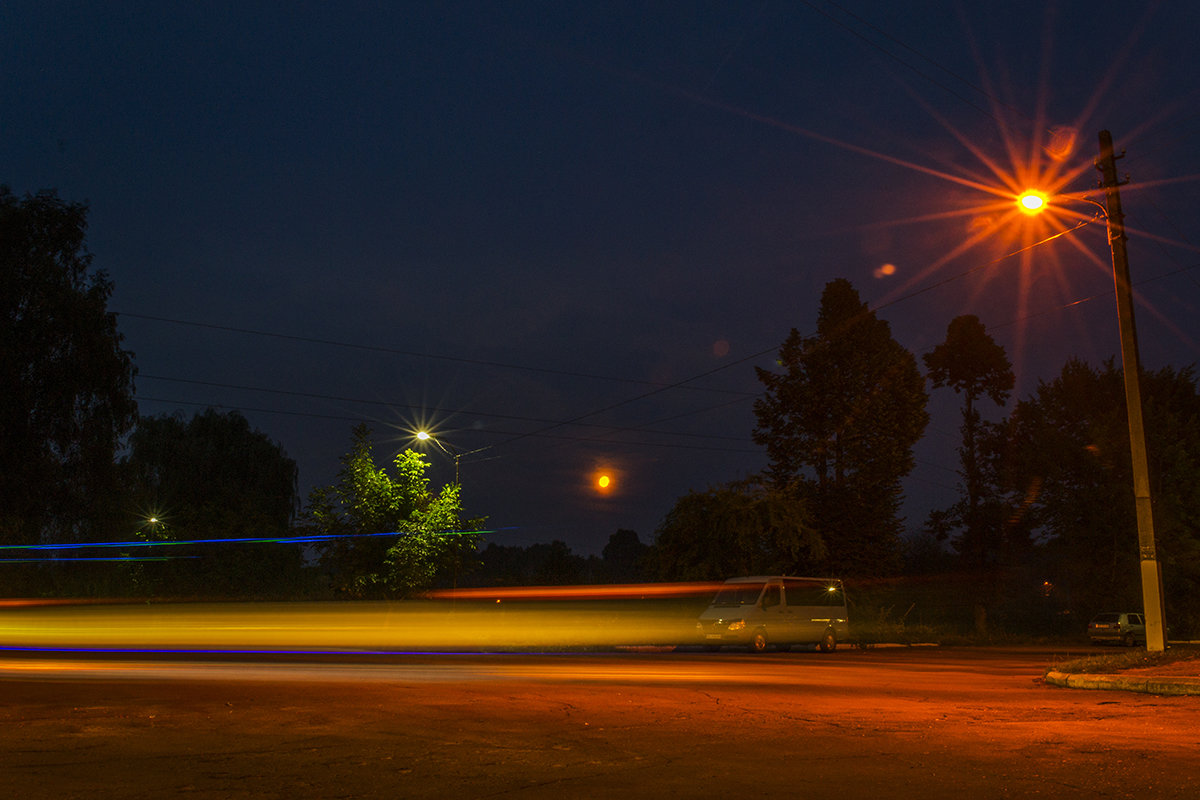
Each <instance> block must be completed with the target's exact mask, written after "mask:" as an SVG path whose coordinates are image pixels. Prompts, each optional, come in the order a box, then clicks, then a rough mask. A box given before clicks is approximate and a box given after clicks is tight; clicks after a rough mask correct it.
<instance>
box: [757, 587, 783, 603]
mask: <svg viewBox="0 0 1200 800" xmlns="http://www.w3.org/2000/svg"><path fill="white" fill-rule="evenodd" d="M780 595H781V592H780V587H779V586H768V587H767V590H766V591H765V592H763V603H762V604H763V608H770V607H771V606H777V605H779V604H780V603H781V602H782V599H781V596H780Z"/></svg>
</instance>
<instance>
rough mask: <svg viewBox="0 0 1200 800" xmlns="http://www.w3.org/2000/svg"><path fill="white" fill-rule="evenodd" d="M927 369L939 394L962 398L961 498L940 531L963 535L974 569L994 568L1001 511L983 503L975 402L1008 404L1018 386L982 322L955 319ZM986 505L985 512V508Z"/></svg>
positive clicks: (970, 318)
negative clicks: (957, 531)
mask: <svg viewBox="0 0 1200 800" xmlns="http://www.w3.org/2000/svg"><path fill="white" fill-rule="evenodd" d="M924 360H925V367H926V369H928V370H929V379H930V381H931V383H932V384H933V387H934V388H935V389H940V388H943V387H947V386H948V387H950V388H952V389H953V390H954V391H955V393H956V394H961V395H962V397H963V408H962V425H961V427H960V431H961V434H962V444H961V445H960V446H959V449H958V456H959V466H960V473H959V474H960V476H961V477H962V480H963V487H962V488H963V497H962V498H961V499H960V500H959V501H958V502H957V503H955V504H954V506H952V507H951V508H950V509H948V510H946V511H945V512H942V513H940V514H939V515H938V517H937V520H938V527H941V528H945V527H955V528H958V529H960V530H961V536H960V538H959V539H958V541H957V543H956V544H957V546H958V549H959V552H960V553H962V555H963V556H964V558H966V559H967V562H968V564H969V565H970V566H971V567H972V568H974V569H984V568H986V567H987V566H988V565H989V564H993V563H995V561H996V558H997V556H998V554H999V551H1000V549H1001V542H1000V538H1001V535H1002V525H1001V523H1002V521H1003V520H1002V518H1001V515H1002V512H1001V511H1000V508H1001V507H1000V505H999V503H998V502H996V499H995V498H994V497H993V498H990V499H987V501H986V502H985V497H984V494H985V491H986V486H985V480H984V470H983V466H982V465H981V464H980V453H979V436H980V423H981V416H980V413H979V409H978V407H977V403H978V402H979V400H980V398H982V397H988V398H990V399H991V401H992V402H993V403H995V404H996V405H998V406H1003V405H1004V404H1005V403H1006V402H1008V396H1009V392H1011V391H1012V388H1013V384H1014V383H1015V381H1016V378H1015V376H1014V375H1013V371H1012V364H1011V363H1010V362H1009V360H1008V356H1007V355H1006V354H1005V352H1004V348H1003V347H1001V346H1000V345H998V344H996V342H995V340H993V339H992V337H991V336H989V335H988V333H987V330H986V329H985V328H984V326H983V323H982V322H980V321H979V318H978V317H976V316H974V315H971V314H967V315H964V316H960V317H955V318H954V319H953V320H951V321H950V325H949V327H948V328H947V329H946V341H944V342H942V343H941V344H939V345H938V346H937V347H935V348H934V349H933V350H932V351H930V352H929V353H927V354H926V355H925V359H924ZM984 506H986V508H985V507H984Z"/></svg>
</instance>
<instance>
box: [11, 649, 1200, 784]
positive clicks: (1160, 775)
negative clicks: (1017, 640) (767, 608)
mask: <svg viewBox="0 0 1200 800" xmlns="http://www.w3.org/2000/svg"><path fill="white" fill-rule="evenodd" d="M1076 654H1077V653H1076ZM1067 655H1075V654H1069V653H1066V652H1057V653H1056V652H1051V651H1048V650H1039V649H1032V648H1026V649H1006V650H996V649H966V648H963V649H952V648H914V649H892V650H869V651H859V650H839V651H837V652H836V653H832V654H820V653H811V652H801V653H771V654H767V655H765V656H751V655H749V654H745V653H734V652H723V653H713V654H709V653H679V652H635V653H608V654H581V653H573V654H558V655H524V654H522V655H515V654H501V655H424V656H422V655H412V656H387V657H354V658H350V657H338V658H317V659H307V660H306V659H299V658H277V659H273V660H261V659H259V660H249V659H243V660H240V661H230V660H215V659H209V660H205V661H190V660H182V659H180V658H178V657H176V658H169V659H155V660H150V659H138V660H113V659H106V660H96V659H77V658H41V657H37V658H35V657H6V658H4V659H0V693H2V694H0V696H2V697H3V701H2V703H0V755H2V758H3V777H2V778H0V796H3V797H14V798H72V797H79V798H84V797H86V798H95V797H104V798H161V797H166V796H186V797H199V798H250V797H253V798H276V797H278V798H285V797H286V798H296V797H322V798H362V797H388V798H439V799H441V798H475V797H498V798H550V797H553V798H576V797H600V798H603V797H620V798H635V797H655V798H661V797H669V796H673V797H685V798H691V797H701V798H702V797H713V798H717V797H721V798H726V797H733V796H739V797H740V796H747V795H749V796H758V795H766V796H772V795H777V796H785V797H800V798H805V797H814V798H816V797H820V798H862V797H873V798H922V799H923V800H928V799H929V798H940V797H946V798H951V797H952V798H964V797H966V798H971V800H982V798H999V797H1013V798H1018V797H1038V796H1045V797H1056V798H1074V797H1079V798H1122V797H1137V798H1160V797H1161V798H1175V797H1178V798H1195V797H1200V698H1197V697H1156V696H1152V695H1142V694H1135V693H1126V692H1092V691H1081V690H1072V689H1061V688H1056V687H1052V686H1047V685H1045V684H1044V683H1042V682H1041V680H1040V676H1041V674H1042V672H1043V670H1044V669H1045V667H1046V666H1048V665H1049V664H1050V663H1051V662H1052V661H1053V660H1054V659H1055V657H1063V656H1067Z"/></svg>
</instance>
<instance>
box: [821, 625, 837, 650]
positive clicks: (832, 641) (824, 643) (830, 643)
mask: <svg viewBox="0 0 1200 800" xmlns="http://www.w3.org/2000/svg"><path fill="white" fill-rule="evenodd" d="M817 646H818V647H820V648H821V652H822V653H832V652H833V651H834V650H837V636H836V635H835V634H834V632H833V631H832V630H828V631H825V635H824V636H822V637H821V641H820V643H819V644H818V645H817Z"/></svg>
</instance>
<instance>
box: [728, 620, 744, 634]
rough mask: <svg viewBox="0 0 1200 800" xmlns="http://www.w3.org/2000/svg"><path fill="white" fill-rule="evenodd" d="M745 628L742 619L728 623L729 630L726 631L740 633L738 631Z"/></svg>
mask: <svg viewBox="0 0 1200 800" xmlns="http://www.w3.org/2000/svg"><path fill="white" fill-rule="evenodd" d="M745 627H746V620H744V619H735V620H734V621H733V622H731V623H729V628H728V630H730V631H740V630H742V629H743V628H745Z"/></svg>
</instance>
